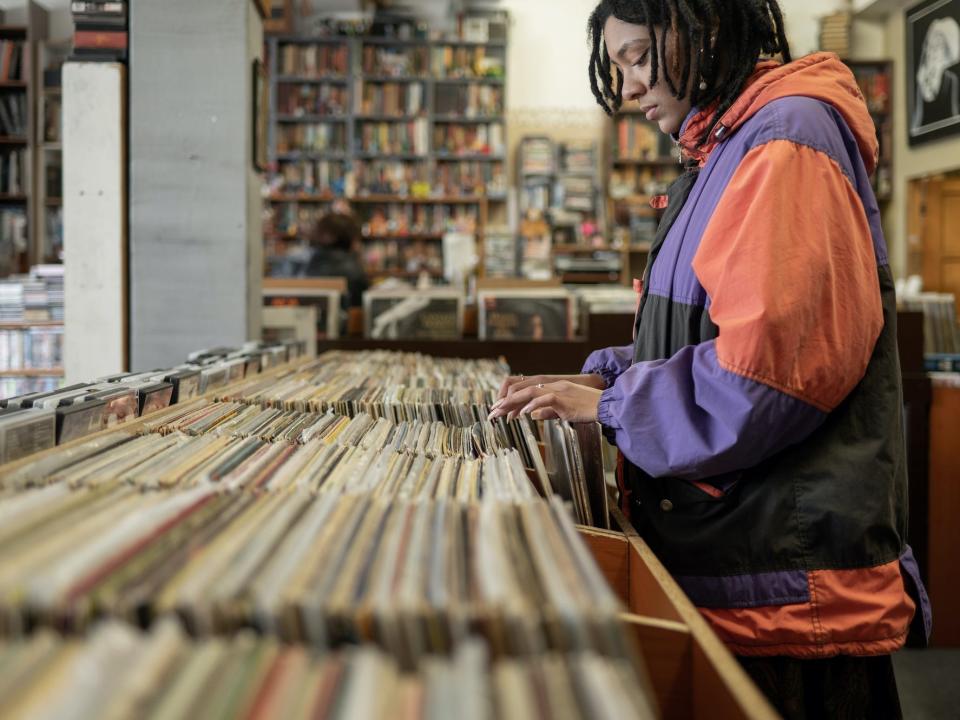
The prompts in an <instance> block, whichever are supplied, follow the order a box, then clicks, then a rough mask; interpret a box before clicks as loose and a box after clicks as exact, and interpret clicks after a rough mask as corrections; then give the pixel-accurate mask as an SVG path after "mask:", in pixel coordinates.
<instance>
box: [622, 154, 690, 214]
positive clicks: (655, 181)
mask: <svg viewBox="0 0 960 720" xmlns="http://www.w3.org/2000/svg"><path fill="white" fill-rule="evenodd" d="M682 169H683V168H682V167H681V166H680V164H679V163H677V164H675V165H629V166H625V167H617V168H614V170H613V171H612V172H611V173H610V180H609V185H608V192H609V193H610V197H612V198H626V197H630V196H634V195H643V196H652V195H659V194H661V193H663V192H665V191H666V189H667V187H668V186H669V185H670V183H671V182H673V181H674V180H675V179H676V178H677V176H678V175H679V174H680V171H681V170H682ZM647 207H648V209H649V205H647Z"/></svg>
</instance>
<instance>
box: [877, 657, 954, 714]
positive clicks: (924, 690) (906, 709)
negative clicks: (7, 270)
mask: <svg viewBox="0 0 960 720" xmlns="http://www.w3.org/2000/svg"><path fill="white" fill-rule="evenodd" d="M893 664H894V667H895V668H896V674H897V687H898V688H899V690H900V706H901V708H902V709H903V717H904V718H905V720H957V719H958V718H960V649H952V648H951V649H946V648H932V649H929V650H903V651H902V652H899V653H897V654H896V655H894V656H893Z"/></svg>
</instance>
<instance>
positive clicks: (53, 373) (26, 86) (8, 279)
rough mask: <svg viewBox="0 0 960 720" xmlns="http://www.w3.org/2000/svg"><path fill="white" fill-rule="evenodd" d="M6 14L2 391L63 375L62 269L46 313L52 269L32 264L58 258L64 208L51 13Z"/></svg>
mask: <svg viewBox="0 0 960 720" xmlns="http://www.w3.org/2000/svg"><path fill="white" fill-rule="evenodd" d="M7 16H8V18H7V20H6V22H4V23H3V24H0V295H2V298H0V316H2V317H0V397H6V396H8V395H11V394H18V393H20V392H29V391H32V390H39V389H52V388H54V387H57V386H59V385H60V384H62V382H63V367H62V365H63V360H62V338H63V321H62V318H63V315H62V296H63V287H62V274H61V275H60V281H59V282H58V281H54V285H57V288H56V289H55V292H56V293H57V294H58V298H59V299H58V300H57V301H55V304H56V303H57V302H58V303H59V310H58V311H57V313H55V314H54V315H51V314H50V313H49V312H48V313H47V314H46V315H44V314H43V313H41V312H40V309H39V306H38V304H37V295H38V293H39V294H40V295H41V297H42V298H43V297H46V290H45V289H44V287H45V286H44V283H45V280H44V277H43V275H46V273H45V272H44V273H41V275H37V274H35V273H34V272H33V270H32V269H31V268H33V267H34V266H37V265H40V264H41V263H43V262H47V261H50V260H55V259H54V258H51V257H50V256H49V254H48V253H46V252H45V247H46V234H45V229H46V218H47V215H48V212H49V211H50V210H53V211H54V212H59V206H56V207H53V206H51V205H50V204H49V202H48V199H47V197H46V195H45V193H44V190H45V187H44V182H45V180H44V178H45V177H46V176H45V175H44V146H43V122H42V112H43V110H42V107H43V104H42V103H43V95H44V93H43V70H42V67H43V57H44V56H43V47H44V43H45V42H46V38H47V32H48V22H49V20H48V13H47V10H46V9H45V8H43V7H42V6H41V5H39V4H38V3H35V2H32V1H30V2H27V3H26V4H25V6H24V7H22V8H18V9H16V10H11V11H9V12H8V13H7ZM57 200H60V197H59V196H58V197H57ZM61 202H62V201H61ZM28 273H29V274H28ZM46 289H47V290H49V289H50V288H49V287H47V288H46ZM11 292H12V293H13V294H12V295H11ZM43 317H46V319H41V318H43Z"/></svg>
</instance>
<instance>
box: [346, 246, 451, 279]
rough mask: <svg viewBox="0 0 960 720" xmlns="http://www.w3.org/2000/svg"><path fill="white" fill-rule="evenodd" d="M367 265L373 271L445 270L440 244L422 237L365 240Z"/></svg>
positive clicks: (414, 271) (374, 272)
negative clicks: (421, 238)
mask: <svg viewBox="0 0 960 720" xmlns="http://www.w3.org/2000/svg"><path fill="white" fill-rule="evenodd" d="M363 265H364V269H365V270H366V272H367V273H368V274H370V275H376V274H378V273H389V272H402V273H409V274H411V275H414V274H416V273H419V272H422V271H424V270H425V271H427V272H428V273H440V272H441V271H442V270H443V255H442V254H441V252H440V244H439V243H437V242H433V241H422V240H410V241H407V240H377V241H372V242H365V243H364V244H363Z"/></svg>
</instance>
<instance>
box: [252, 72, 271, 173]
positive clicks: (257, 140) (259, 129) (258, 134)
mask: <svg viewBox="0 0 960 720" xmlns="http://www.w3.org/2000/svg"><path fill="white" fill-rule="evenodd" d="M269 112H270V84H269V82H267V71H266V68H264V66H263V63H262V62H261V61H260V59H259V58H257V59H256V60H254V61H253V166H254V167H255V168H256V169H257V170H259V171H260V172H263V171H265V170H266V169H267V126H268V125H269V123H270V115H269Z"/></svg>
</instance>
